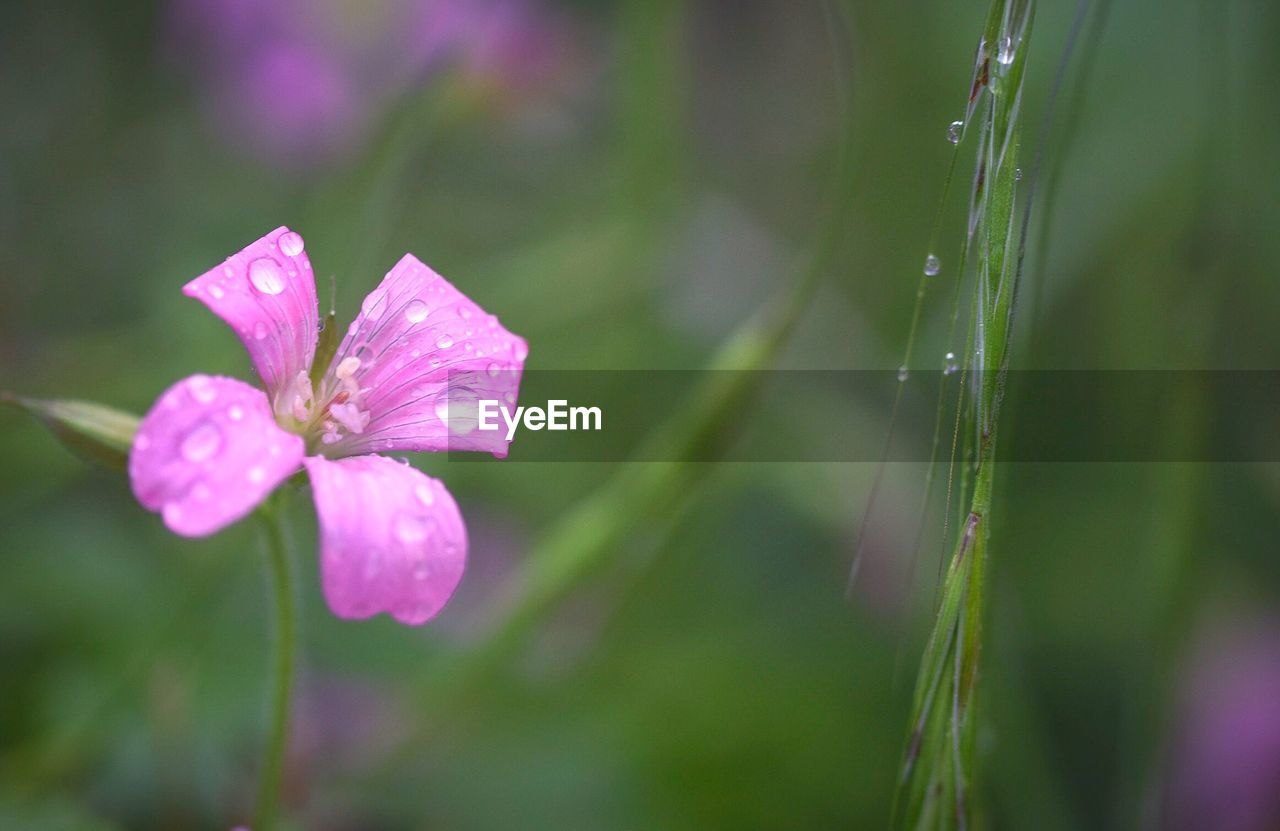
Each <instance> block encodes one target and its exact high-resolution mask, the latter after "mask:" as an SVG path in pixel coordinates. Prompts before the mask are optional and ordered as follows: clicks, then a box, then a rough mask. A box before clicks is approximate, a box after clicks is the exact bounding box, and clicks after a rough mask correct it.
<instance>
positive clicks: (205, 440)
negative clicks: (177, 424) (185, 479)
mask: <svg viewBox="0 0 1280 831" xmlns="http://www.w3.org/2000/svg"><path fill="white" fill-rule="evenodd" d="M180 449H181V452H182V458H184V459H186V460H187V461H188V462H203V461H204V460H206V459H208V458H210V457H211V456H213V455H214V454H215V453H217V452H218V451H219V450H221V449H222V431H220V430H219V429H218V428H217V427H216V426H214V425H213V424H211V423H209V422H207V421H205V422H202V423H200V424H199V425H198V426H197V427H196V428H195V429H194V430H192V431H191V432H190V433H188V434H187V437H186V438H185V439H183V440H182V446H181V448H180Z"/></svg>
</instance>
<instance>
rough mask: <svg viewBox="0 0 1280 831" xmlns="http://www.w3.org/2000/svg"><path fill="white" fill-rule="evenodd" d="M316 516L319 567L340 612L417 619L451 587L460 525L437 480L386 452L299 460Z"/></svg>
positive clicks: (463, 541) (463, 548)
mask: <svg viewBox="0 0 1280 831" xmlns="http://www.w3.org/2000/svg"><path fill="white" fill-rule="evenodd" d="M303 464H305V465H306V467H307V472H308V473H310V474H311V487H312V489H313V490H314V492H315V502H316V514H317V516H318V517H319V520H320V569H321V574H322V579H323V582H324V594H325V598H326V599H327V600H328V601H329V608H330V609H332V610H333V613H334V614H335V615H337V616H338V617H342V618H367V617H371V616H373V615H375V614H377V613H378V612H386V613H388V614H390V615H391V616H392V617H393V618H395V619H396V620H398V621H400V622H401V623H408V624H411V625H416V624H419V623H425V622H426V621H428V620H430V619H431V618H433V617H435V615H436V613H438V612H439V611H440V610H441V609H442V608H443V607H444V604H445V603H446V602H447V601H448V600H449V597H450V596H451V595H452V594H453V590H454V589H455V588H457V586H458V581H459V580H461V579H462V570H463V567H464V566H465V565H466V559H467V531H466V528H465V527H464V526H463V524H462V515H461V514H459V513H458V506H457V504H456V503H455V502H454V501H453V497H452V496H450V495H449V492H448V491H447V490H445V487H444V485H442V484H441V483H440V482H439V481H438V480H436V479H432V478H431V477H429V476H427V475H426V474H424V473H422V472H421V471H419V470H416V469H415V468H412V467H410V466H409V465H408V464H405V463H402V462H398V461H396V460H394V459H388V458H386V457H385V456H355V457H351V458H347V459H340V460H338V461H330V460H328V459H324V458H320V457H318V456H313V457H310V458H307V459H306V460H304V462H303Z"/></svg>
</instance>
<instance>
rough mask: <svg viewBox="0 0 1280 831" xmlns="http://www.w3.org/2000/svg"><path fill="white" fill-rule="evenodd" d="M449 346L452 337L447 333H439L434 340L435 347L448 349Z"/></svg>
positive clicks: (451, 343)
mask: <svg viewBox="0 0 1280 831" xmlns="http://www.w3.org/2000/svg"><path fill="white" fill-rule="evenodd" d="M450 346H453V338H451V337H449V336H448V335H441V336H440V337H439V338H438V339H437V340H436V348H437V349H448V348H449V347H450Z"/></svg>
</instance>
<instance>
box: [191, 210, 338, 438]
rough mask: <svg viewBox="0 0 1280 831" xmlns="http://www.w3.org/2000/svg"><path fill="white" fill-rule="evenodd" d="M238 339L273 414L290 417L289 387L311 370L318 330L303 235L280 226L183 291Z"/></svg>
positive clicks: (312, 281) (309, 265)
mask: <svg viewBox="0 0 1280 831" xmlns="http://www.w3.org/2000/svg"><path fill="white" fill-rule="evenodd" d="M182 291H183V293H184V294H186V295H187V296H188V297H194V298H196V299H197V300H199V301H201V302H202V303H204V304H205V305H206V306H208V307H209V308H210V309H211V310H212V311H213V313H214V314H216V315H217V316H218V317H220V318H222V319H223V320H224V321H226V322H227V324H228V325H229V326H230V327H231V328H232V329H234V330H235V332H236V334H237V335H239V336H240V341H241V342H242V343H244V347H245V349H247V350H249V357H250V358H252V359H253V365H254V368H256V369H257V370H258V375H260V376H261V377H262V382H263V384H264V385H265V386H266V388H267V392H268V394H269V395H270V396H271V400H272V403H273V404H274V406H275V411H276V412H277V413H282V414H284V413H288V412H289V411H290V406H291V403H292V401H293V393H292V390H291V389H290V387H291V385H292V384H293V383H294V380H295V379H296V378H297V377H298V373H299V372H309V371H310V369H311V361H312V359H313V358H314V357H315V353H316V338H317V332H318V330H319V327H320V318H319V311H318V309H317V306H316V282H315V278H314V276H313V275H312V273H311V261H310V260H308V259H307V254H306V252H305V251H304V250H303V243H302V237H301V236H299V235H298V234H297V233H295V232H293V231H290V230H289V229H288V228H284V227H280V228H277V229H275V230H274V231H272V232H271V233H269V234H267V235H266V236H265V237H263V238H262V239H260V240H258V241H257V242H255V243H253V244H252V245H250V246H249V247H247V248H245V249H244V250H243V251H241V252H240V253H238V254H233V255H232V256H230V257H228V258H227V261H226V262H224V263H222V264H221V265H218V266H216V267H215V268H212V269H210V270H209V271H206V272H205V273H204V274H202V275H200V276H199V277H197V278H196V279H194V280H192V281H191V282H190V283H188V284H187V285H186V286H185V287H183V289H182Z"/></svg>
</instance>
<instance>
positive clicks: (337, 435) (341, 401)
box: [283, 356, 369, 455]
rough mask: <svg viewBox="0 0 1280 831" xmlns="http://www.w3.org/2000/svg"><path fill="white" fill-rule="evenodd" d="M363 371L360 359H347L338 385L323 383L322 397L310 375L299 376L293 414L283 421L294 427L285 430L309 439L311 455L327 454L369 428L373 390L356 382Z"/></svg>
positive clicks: (339, 370) (340, 367)
mask: <svg viewBox="0 0 1280 831" xmlns="http://www.w3.org/2000/svg"><path fill="white" fill-rule="evenodd" d="M359 370H360V359H359V358H356V357H354V356H352V357H347V358H343V359H342V361H341V362H339V363H338V365H337V367H335V368H334V371H333V374H334V377H335V378H336V379H337V384H327V383H323V382H322V383H321V386H320V390H319V395H317V394H316V390H315V389H314V388H313V387H312V384H311V378H310V377H309V376H308V375H307V373H306V372H305V371H303V372H299V373H298V377H297V378H296V379H295V380H294V383H293V401H292V403H291V404H290V408H289V414H288V416H286V417H285V418H284V419H283V421H285V422H291V423H286V424H284V425H283V426H284V427H285V428H286V429H288V430H290V431H291V432H293V433H297V434H298V435H300V436H302V437H303V438H304V439H306V442H307V450H308V451H309V452H312V453H322V454H323V453H324V451H325V448H327V447H329V446H331V445H335V444H337V443H338V442H340V441H342V440H343V439H345V438H346V437H347V436H350V435H354V434H359V433H363V432H364V428H365V427H367V426H369V411H368V410H367V409H365V408H364V399H365V396H366V395H367V394H368V392H369V390H367V389H362V388H361V387H360V383H359V382H358V381H357V380H356V373H357V372H358V371H359ZM326 455H327V454H326Z"/></svg>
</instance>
